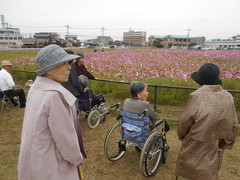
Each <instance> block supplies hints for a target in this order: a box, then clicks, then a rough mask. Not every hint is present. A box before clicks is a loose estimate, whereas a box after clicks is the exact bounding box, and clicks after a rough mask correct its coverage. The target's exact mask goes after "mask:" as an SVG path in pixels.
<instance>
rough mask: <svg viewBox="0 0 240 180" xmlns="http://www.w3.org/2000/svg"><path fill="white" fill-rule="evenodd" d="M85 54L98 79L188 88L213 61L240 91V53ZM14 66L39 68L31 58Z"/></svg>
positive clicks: (135, 51) (138, 51) (144, 51)
mask: <svg viewBox="0 0 240 180" xmlns="http://www.w3.org/2000/svg"><path fill="white" fill-rule="evenodd" d="M84 53H85V56H86V58H85V65H86V67H87V69H88V70H89V71H91V72H92V73H93V74H94V75H95V76H96V77H98V78H99V79H107V80H115V81H124V82H131V81H133V80H141V81H145V82H147V83H151V84H154V83H156V84H158V85H183V86H189V85H192V80H191V79H190V75H191V73H192V72H194V71H197V70H198V69H199V67H200V66H201V65H202V64H204V63H207V62H210V63H214V64H217V65H218V66H219V68H220V70H221V78H222V80H223V82H224V83H225V84H226V85H227V86H229V88H233V89H237V90H239V89H240V51H194V50H167V49H126V50H122V49H121V50H113V51H105V52H101V51H99V52H92V51H85V52H84ZM14 65H15V68H16V69H19V68H20V69H22V68H23V67H24V69H25V70H28V67H29V68H30V67H31V68H30V69H29V70H33V69H35V70H36V69H37V65H36V59H35V57H31V56H25V57H21V58H18V59H16V60H15V61H14ZM21 67H22V68H21Z"/></svg>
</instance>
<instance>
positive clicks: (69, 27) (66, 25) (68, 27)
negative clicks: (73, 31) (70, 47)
mask: <svg viewBox="0 0 240 180" xmlns="http://www.w3.org/2000/svg"><path fill="white" fill-rule="evenodd" d="M65 27H67V35H69V28H70V26H69V25H66V26H65Z"/></svg>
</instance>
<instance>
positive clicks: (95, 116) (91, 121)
mask: <svg viewBox="0 0 240 180" xmlns="http://www.w3.org/2000/svg"><path fill="white" fill-rule="evenodd" d="M100 115H101V113H100V112H99V111H98V110H93V111H91V112H90V113H89V115H88V118H87V122H88V126H89V127H90V128H92V129H93V128H95V127H97V126H98V124H99V122H100V119H101V118H100Z"/></svg>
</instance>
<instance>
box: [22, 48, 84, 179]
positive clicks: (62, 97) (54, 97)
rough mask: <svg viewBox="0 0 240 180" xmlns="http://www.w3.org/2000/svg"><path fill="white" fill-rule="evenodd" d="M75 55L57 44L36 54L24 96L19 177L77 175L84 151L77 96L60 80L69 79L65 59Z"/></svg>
mask: <svg viewBox="0 0 240 180" xmlns="http://www.w3.org/2000/svg"><path fill="white" fill-rule="evenodd" d="M76 58H78V56H76V55H71V54H68V53H66V52H65V51H64V50H63V49H62V48H61V47H60V46H58V45H48V46H46V47H44V48H42V49H41V50H40V51H39V52H38V54H37V57H36V59H37V63H38V65H39V70H38V71H36V74H37V77H36V80H35V81H34V83H33V84H32V86H31V88H30V90H29V93H28V96H27V102H28V103H27V105H26V109H25V114H24V120H23V128H22V136H21V146H20V153H19V160H18V180H32V179H58V180H63V179H64V180H65V179H71V180H77V179H79V175H78V172H79V171H78V166H79V165H80V164H82V163H83V162H84V159H85V158H86V154H85V151H84V147H83V140H82V133H81V126H80V122H79V121H78V120H77V114H76V107H75V101H76V98H75V97H74V96H73V95H72V94H71V93H70V92H69V91H68V90H66V89H65V88H64V87H63V86H62V85H61V84H60V83H62V82H66V81H67V80H68V76H69V74H70V65H69V63H68V62H69V61H71V60H73V59H76Z"/></svg>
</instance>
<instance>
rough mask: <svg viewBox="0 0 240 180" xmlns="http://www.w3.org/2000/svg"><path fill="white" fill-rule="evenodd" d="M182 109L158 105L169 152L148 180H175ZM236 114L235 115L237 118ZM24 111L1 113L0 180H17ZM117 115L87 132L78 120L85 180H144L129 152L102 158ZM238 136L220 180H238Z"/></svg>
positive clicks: (137, 155)
mask: <svg viewBox="0 0 240 180" xmlns="http://www.w3.org/2000/svg"><path fill="white" fill-rule="evenodd" d="M106 99H107V102H108V105H109V106H110V105H112V104H114V103H116V102H120V103H122V100H119V99H110V98H108V97H106ZM183 108H184V107H182V106H181V107H177V106H163V105H159V106H158V109H157V112H159V113H158V117H159V118H160V117H161V118H165V119H167V120H168V122H169V123H170V127H171V130H170V131H169V132H168V134H167V139H168V142H169V144H170V150H169V153H168V157H167V162H166V164H164V165H163V166H161V167H160V170H159V172H158V173H157V174H156V175H155V176H154V177H152V178H149V179H152V180H155V179H158V180H173V179H175V176H176V175H175V165H176V159H177V155H178V152H179V150H180V147H181V142H180V141H179V140H178V137H177V132H176V124H177V119H178V117H179V115H180V113H181V112H182V111H183ZM239 114H240V113H239V112H238V115H239ZM23 115H24V109H20V108H10V109H5V110H4V113H3V114H1V116H0V134H1V136H0V180H15V179H17V162H18V154H19V147H20V137H21V130H22V120H23ZM117 115H118V112H115V113H113V114H110V115H108V116H107V120H106V122H105V123H103V124H100V125H99V126H98V127H97V128H95V129H90V128H89V127H88V125H87V121H86V119H85V118H83V117H82V118H81V119H80V121H81V125H82V129H83V137H84V144H85V149H86V153H87V155H88V159H87V160H86V162H85V163H84V165H83V173H84V177H85V179H86V180H95V179H96V180H103V179H104V180H115V179H116V180H118V179H123V180H125V179H126V180H128V179H131V180H141V179H146V178H144V177H143V176H142V175H141V173H140V170H139V167H140V165H139V162H140V153H138V152H136V151H135V149H134V148H130V149H129V150H128V151H127V152H126V153H125V155H124V156H123V157H122V158H121V159H120V160H118V161H116V162H110V161H109V160H108V159H107V158H106V156H105V155H104V150H103V145H104V139H105V137H106V135H107V132H108V131H109V129H110V128H111V127H112V126H113V125H114V124H116V123H117V121H116V117H117ZM239 152H240V135H239V136H238V137H237V142H236V144H235V146H234V148H233V149H232V150H231V151H229V150H226V151H225V155H224V159H223V164H222V168H221V170H220V172H219V176H220V178H219V179H220V180H226V179H227V180H229V179H230V180H238V179H239V177H240V154H239Z"/></svg>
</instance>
